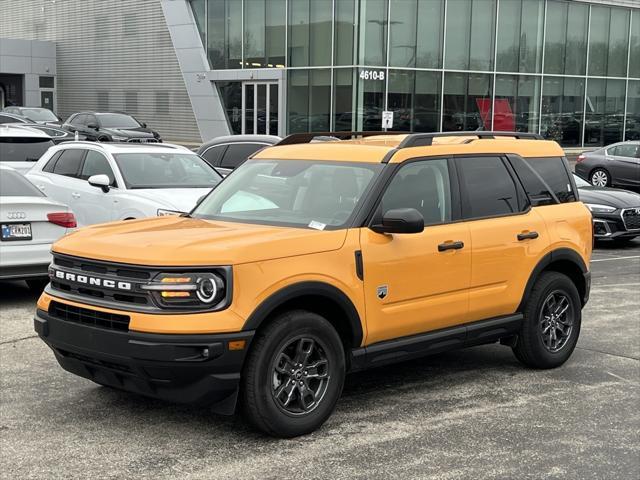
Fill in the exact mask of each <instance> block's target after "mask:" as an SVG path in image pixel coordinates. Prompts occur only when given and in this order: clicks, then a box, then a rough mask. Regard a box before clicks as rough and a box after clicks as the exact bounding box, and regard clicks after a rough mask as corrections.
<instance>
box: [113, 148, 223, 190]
mask: <svg viewBox="0 0 640 480" xmlns="http://www.w3.org/2000/svg"><path fill="white" fill-rule="evenodd" d="M113 157H114V158H115V159H116V163H117V164H118V168H120V173H122V177H123V178H124V183H125V184H126V186H127V188H211V187H213V186H214V185H217V184H218V182H220V180H221V179H222V177H221V176H220V175H219V174H218V173H217V172H216V171H215V170H214V169H213V167H211V166H210V165H209V164H208V163H207V162H205V161H204V160H202V159H201V158H200V157H199V156H197V155H195V154H193V153H119V154H116V155H114V156H113Z"/></svg>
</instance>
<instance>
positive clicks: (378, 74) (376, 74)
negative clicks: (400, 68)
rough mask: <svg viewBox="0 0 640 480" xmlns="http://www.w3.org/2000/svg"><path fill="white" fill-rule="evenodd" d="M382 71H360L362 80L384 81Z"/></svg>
mask: <svg viewBox="0 0 640 480" xmlns="http://www.w3.org/2000/svg"><path fill="white" fill-rule="evenodd" d="M384 73H385V72H384V70H360V78H361V79H362V80H384Z"/></svg>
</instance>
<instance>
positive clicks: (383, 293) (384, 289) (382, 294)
mask: <svg viewBox="0 0 640 480" xmlns="http://www.w3.org/2000/svg"><path fill="white" fill-rule="evenodd" d="M388 290H389V289H388V287H387V286H386V285H380V286H379V287H378V291H377V295H378V298H379V299H380V300H382V299H383V298H385V297H386V296H387V293H388Z"/></svg>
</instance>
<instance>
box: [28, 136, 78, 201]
mask: <svg viewBox="0 0 640 480" xmlns="http://www.w3.org/2000/svg"><path fill="white" fill-rule="evenodd" d="M85 152H86V150H84V149H82V148H67V149H66V150H63V151H62V153H61V154H60V156H59V157H58V159H57V160H56V162H55V164H53V166H52V168H51V173H46V174H45V172H44V170H43V173H42V175H43V176H45V178H46V183H44V182H43V184H44V191H45V192H47V195H48V196H49V197H50V198H53V199H54V200H57V201H59V202H62V203H64V204H66V205H69V206H70V207H71V209H72V210H73V202H72V201H73V200H74V199H75V197H76V196H77V194H78V192H77V191H76V189H77V186H78V182H79V181H80V180H79V178H78V176H79V175H80V168H81V167H82V160H83V158H84V155H85ZM45 169H47V170H49V164H47V165H46V166H45ZM37 183H38V186H40V182H37Z"/></svg>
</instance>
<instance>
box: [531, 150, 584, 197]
mask: <svg viewBox="0 0 640 480" xmlns="http://www.w3.org/2000/svg"><path fill="white" fill-rule="evenodd" d="M526 160H527V162H528V163H529V165H531V167H532V168H533V169H534V170H535V171H536V172H538V175H540V176H541V177H542V179H543V180H544V181H545V182H547V185H549V187H550V188H551V190H553V193H555V194H556V197H558V200H560V202H561V203H566V202H575V201H576V195H575V193H574V192H573V190H572V189H571V180H570V178H569V173H568V169H567V167H565V165H564V162H565V160H564V158H562V157H543V158H527V159H526Z"/></svg>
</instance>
